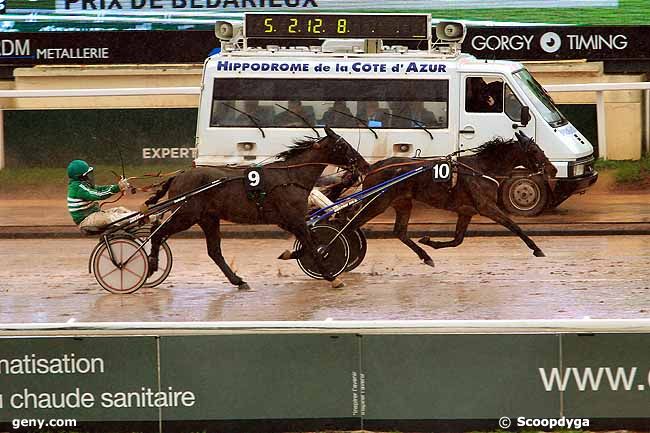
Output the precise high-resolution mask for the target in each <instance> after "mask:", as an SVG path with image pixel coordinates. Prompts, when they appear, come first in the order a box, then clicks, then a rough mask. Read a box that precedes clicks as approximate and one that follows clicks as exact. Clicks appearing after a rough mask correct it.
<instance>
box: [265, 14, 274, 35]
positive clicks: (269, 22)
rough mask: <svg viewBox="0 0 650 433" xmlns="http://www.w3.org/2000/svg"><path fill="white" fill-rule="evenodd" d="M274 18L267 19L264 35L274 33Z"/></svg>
mask: <svg viewBox="0 0 650 433" xmlns="http://www.w3.org/2000/svg"><path fill="white" fill-rule="evenodd" d="M272 23H273V18H267V19H265V20H264V27H265V29H264V33H273V24H272Z"/></svg>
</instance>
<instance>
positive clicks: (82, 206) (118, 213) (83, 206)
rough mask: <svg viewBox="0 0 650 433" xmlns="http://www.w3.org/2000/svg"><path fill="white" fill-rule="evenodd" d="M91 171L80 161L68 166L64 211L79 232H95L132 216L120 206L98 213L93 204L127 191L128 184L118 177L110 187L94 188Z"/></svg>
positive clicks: (88, 166)
mask: <svg viewBox="0 0 650 433" xmlns="http://www.w3.org/2000/svg"><path fill="white" fill-rule="evenodd" d="M92 171H93V167H91V166H90V165H88V163H87V162H86V161H82V160H80V159H75V160H74V161H72V162H70V164H68V179H69V180H68V211H69V212H70V216H71V217H72V220H73V221H74V222H75V224H77V225H78V226H79V229H80V230H81V231H83V232H93V231H97V230H99V229H101V228H103V227H105V226H107V225H108V224H110V223H112V222H114V221H117V220H119V219H120V218H124V217H125V216H127V215H131V214H134V213H135V212H133V211H131V210H129V209H127V208H124V207H121V206H120V207H114V208H111V209H106V210H102V209H101V208H100V207H99V203H97V201H98V200H105V199H107V198H109V197H111V196H112V195H114V194H116V193H118V192H120V191H127V190H128V189H129V182H128V181H127V180H126V179H124V178H122V179H120V181H119V182H118V183H117V184H114V185H95V181H94V176H93V173H92Z"/></svg>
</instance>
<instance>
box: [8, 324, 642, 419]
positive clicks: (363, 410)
mask: <svg viewBox="0 0 650 433" xmlns="http://www.w3.org/2000/svg"><path fill="white" fill-rule="evenodd" d="M649 338H650V336H649V335H647V334H596V335H593V334H589V335H576V334H563V335H558V334H525V335H524V334H521V335H517V334H514V335H506V334H495V335H451V334H450V335H422V334H420V335H382V334H373V335H359V334H336V333H317V334H291V333H283V334H257V335H256V334H240V335H187V336H162V337H158V336H141V337H126V336H116V337H83V338H72V337H56V338H8V339H7V338H4V339H0V383H1V384H2V387H1V388H0V428H3V427H9V426H11V427H10V428H12V429H14V426H15V425H17V424H20V423H27V422H32V421H33V422H39V421H40V422H42V423H50V424H48V426H49V425H51V424H52V423H54V422H55V421H57V420H68V421H75V422H76V428H71V429H70V430H73V431H79V430H83V428H84V426H88V425H89V424H88V423H92V424H94V425H97V423H112V425H113V426H114V427H113V431H133V430H132V429H129V428H130V426H131V425H132V423H134V422H141V423H142V422H143V423H149V425H150V426H152V428H151V430H152V431H153V430H155V431H159V430H158V428H159V424H158V423H161V424H160V426H161V427H162V431H177V430H178V428H177V427H179V426H182V427H183V429H184V430H183V431H195V430H191V429H190V426H191V428H195V427H196V428H197V429H198V430H196V431H200V430H209V431H242V429H244V430H245V428H248V429H254V430H256V431H271V430H274V429H276V430H277V429H280V428H281V429H284V430H282V431H304V430H312V431H313V430H314V429H316V430H323V429H327V430H332V429H346V430H348V429H349V430H355V429H378V430H386V429H395V428H397V429H403V430H407V431H421V430H428V431H430V430H429V429H430V428H432V427H433V426H436V425H438V426H440V425H448V424H444V423H445V422H464V423H467V422H470V423H471V422H474V424H472V425H481V426H484V427H483V429H486V428H487V429H490V428H491V429H496V428H497V422H498V427H499V428H501V429H505V430H508V429H509V428H510V427H513V428H518V429H521V428H522V427H538V429H540V428H541V427H552V426H556V427H565V428H567V429H569V430H571V429H575V430H579V429H581V428H585V429H588V428H589V427H597V426H598V425H599V424H598V423H599V422H603V421H604V420H609V421H612V420H614V421H615V423H616V426H617V427H618V428H622V427H623V426H624V425H626V424H625V423H626V422H627V420H630V419H637V420H640V419H647V417H648V411H647V405H648V401H649V400H648V394H647V392H648V390H650V382H649V378H648V377H649V374H648V372H649V371H650V370H649V368H648V366H649V365H650V352H649V351H648V350H646V349H643V348H646V347H649V345H648V343H649ZM476 423H480V424H476ZM550 423H554V424H550ZM20 425H21V426H22V425H23V424H20ZM37 425H38V424H37ZM464 425H465V424H464ZM41 427H43V426H41ZM541 429H542V430H546V428H541ZM551 429H552V428H551ZM144 430H145V431H146V430H147V429H144ZM138 431H142V430H138Z"/></svg>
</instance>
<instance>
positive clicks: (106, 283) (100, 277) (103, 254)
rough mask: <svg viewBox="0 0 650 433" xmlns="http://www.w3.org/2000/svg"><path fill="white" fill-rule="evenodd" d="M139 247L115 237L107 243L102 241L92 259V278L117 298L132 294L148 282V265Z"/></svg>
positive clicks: (123, 237)
mask: <svg viewBox="0 0 650 433" xmlns="http://www.w3.org/2000/svg"><path fill="white" fill-rule="evenodd" d="M109 246H110V249H109ZM140 246H141V244H140V242H138V241H137V240H135V239H133V238H131V237H130V236H116V237H112V238H109V239H108V241H105V240H104V238H102V240H100V245H99V247H98V248H97V250H96V252H95V254H94V256H93V258H92V262H93V263H92V269H93V274H94V275H95V279H96V280H97V282H98V283H99V285H100V286H102V287H103V288H104V289H106V290H108V291H109V292H111V293H117V294H125V293H133V292H135V291H136V290H138V289H139V288H140V287H142V286H143V285H144V283H145V282H146V281H147V273H148V271H149V261H148V258H147V253H146V252H145V251H144V248H140ZM111 255H112V257H113V259H111Z"/></svg>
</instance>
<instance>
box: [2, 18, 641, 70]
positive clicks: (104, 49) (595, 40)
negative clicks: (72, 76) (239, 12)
mask: <svg viewBox="0 0 650 433" xmlns="http://www.w3.org/2000/svg"><path fill="white" fill-rule="evenodd" d="M643 29H644V28H639V27H634V28H632V27H625V26H606V27H558V26H551V27H470V28H469V30H468V35H467V38H466V39H465V42H464V43H463V48H462V50H463V51H464V52H466V53H470V54H473V55H475V56H476V57H477V58H479V59H488V60H489V59H504V60H560V59H587V60H645V59H650V32H648V31H644V30H643ZM262 42H263V43H268V44H277V43H279V42H281V41H278V40H268V41H262ZM285 43H286V41H285ZM318 43H319V41H315V40H308V39H305V40H299V41H293V44H294V45H295V44H302V45H310V44H318ZM400 43H408V42H407V41H402V42H400V41H391V44H400ZM218 46H219V42H218V41H217V39H216V38H215V37H214V33H213V32H211V31H154V32H136V31H123V32H88V33H81V34H80V33H5V34H2V33H0V66H9V65H37V64H39V65H41V64H46V65H48V64H54V65H66V64H88V65H92V64H161V63H197V64H200V63H203V61H204V60H205V58H206V57H207V56H208V55H209V53H210V52H211V51H212V50H213V49H214V48H216V47H218Z"/></svg>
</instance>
